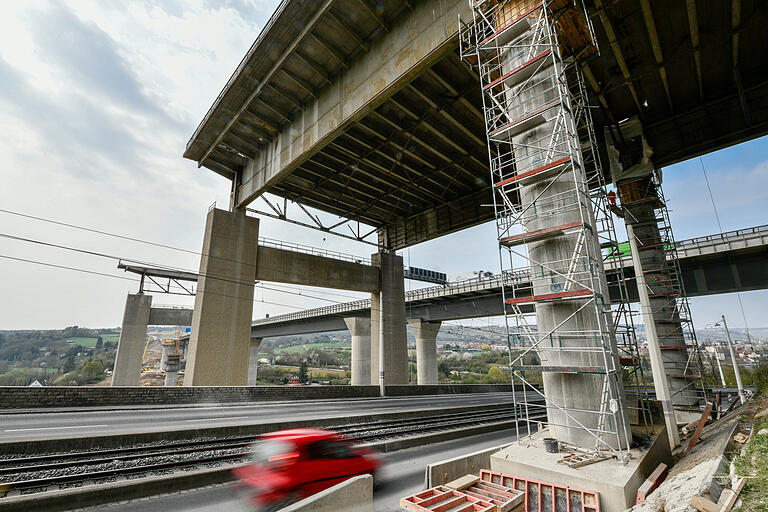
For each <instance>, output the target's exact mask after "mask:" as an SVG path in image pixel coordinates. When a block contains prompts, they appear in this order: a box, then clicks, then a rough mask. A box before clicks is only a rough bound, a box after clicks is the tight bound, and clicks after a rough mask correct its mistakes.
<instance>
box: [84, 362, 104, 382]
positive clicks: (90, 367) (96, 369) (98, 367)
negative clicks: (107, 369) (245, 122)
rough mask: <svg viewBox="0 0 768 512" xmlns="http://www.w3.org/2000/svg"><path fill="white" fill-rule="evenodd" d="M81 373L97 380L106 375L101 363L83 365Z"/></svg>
mask: <svg viewBox="0 0 768 512" xmlns="http://www.w3.org/2000/svg"><path fill="white" fill-rule="evenodd" d="M80 373H82V374H83V375H84V376H85V377H88V378H89V379H95V378H96V377H98V376H99V375H101V374H103V373H104V365H103V364H101V363H100V362H99V361H89V362H87V363H85V364H84V365H83V367H82V368H81V369H80Z"/></svg>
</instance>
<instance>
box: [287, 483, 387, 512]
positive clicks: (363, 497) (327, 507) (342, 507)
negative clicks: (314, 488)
mask: <svg viewBox="0 0 768 512" xmlns="http://www.w3.org/2000/svg"><path fill="white" fill-rule="evenodd" d="M280 512H373V477H372V476H371V475H360V476H354V477H352V478H350V479H349V480H345V481H343V482H341V483H340V484H336V485H334V486H333V487H330V488H328V489H326V490H324V491H321V492H319V493H317V494H313V495H312V496H310V497H309V498H306V499H303V500H301V501H299V502H298V503H294V504H293V505H289V506H287V507H285V508H281V509H280Z"/></svg>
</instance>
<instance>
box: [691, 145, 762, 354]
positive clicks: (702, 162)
mask: <svg viewBox="0 0 768 512" xmlns="http://www.w3.org/2000/svg"><path fill="white" fill-rule="evenodd" d="M699 163H700V164H701V172H702V173H703V174H704V181H705V182H706V184H707V190H708V191H709V199H710V201H712V210H714V212H715V219H716V220H717V228H718V229H719V230H720V233H722V232H723V225H722V224H720V215H719V214H718V213H717V205H716V204H715V196H714V195H712V187H710V186H709V177H707V170H706V169H705V168H704V159H703V158H701V157H699ZM736 299H737V300H738V301H739V308H740V309H741V318H742V319H744V329H745V330H746V331H747V343H748V344H750V345H751V344H752V338H751V336H750V335H749V324H748V323H747V315H746V313H745V312H744V303H743V302H742V301H741V292H738V291H737V292H736Z"/></svg>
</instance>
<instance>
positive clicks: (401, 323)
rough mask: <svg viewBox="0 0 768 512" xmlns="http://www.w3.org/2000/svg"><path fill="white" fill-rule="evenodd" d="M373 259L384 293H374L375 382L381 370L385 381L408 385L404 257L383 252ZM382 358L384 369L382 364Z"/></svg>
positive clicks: (372, 372) (372, 381)
mask: <svg viewBox="0 0 768 512" xmlns="http://www.w3.org/2000/svg"><path fill="white" fill-rule="evenodd" d="M371 260H372V262H373V264H374V265H375V266H377V267H379V269H380V274H381V281H380V282H381V291H380V293H371V384H373V385H378V384H379V378H380V372H381V371H383V372H384V384H408V341H407V337H406V333H405V319H406V316H405V281H404V278H403V257H402V256H398V255H397V254H395V253H393V252H379V253H376V254H373V255H372V256H371ZM380 338H383V339H382V342H381V343H380V342H379V340H380ZM382 359H383V361H384V368H383V369H382V368H381V367H380V365H379V361H381V360H382Z"/></svg>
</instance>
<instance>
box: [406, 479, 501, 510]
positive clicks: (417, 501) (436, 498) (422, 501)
mask: <svg viewBox="0 0 768 512" xmlns="http://www.w3.org/2000/svg"><path fill="white" fill-rule="evenodd" d="M400 508H404V509H405V510H410V511H411V512H443V511H446V510H450V511H451V512H497V510H498V509H497V508H496V505H494V504H493V503H491V502H490V501H489V500H485V499H480V498H476V497H474V496H469V495H468V494H466V493H464V492H462V491H455V490H453V489H449V488H447V487H444V486H442V485H439V486H437V487H433V488H431V489H427V490H426V491H421V492H420V493H417V494H414V495H411V496H406V497H405V498H402V499H401V500H400Z"/></svg>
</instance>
